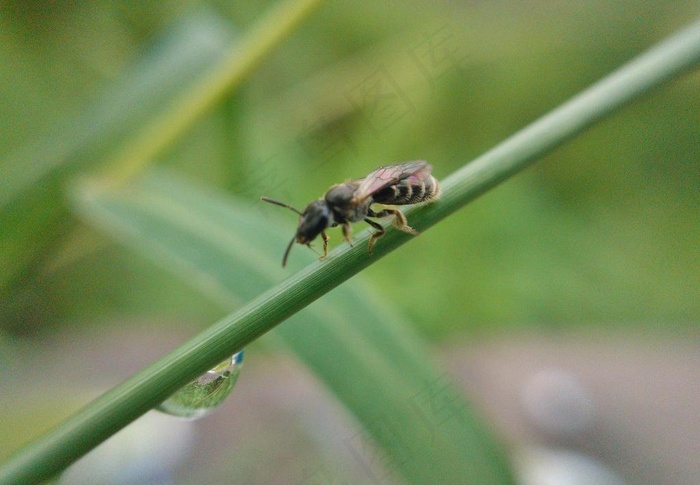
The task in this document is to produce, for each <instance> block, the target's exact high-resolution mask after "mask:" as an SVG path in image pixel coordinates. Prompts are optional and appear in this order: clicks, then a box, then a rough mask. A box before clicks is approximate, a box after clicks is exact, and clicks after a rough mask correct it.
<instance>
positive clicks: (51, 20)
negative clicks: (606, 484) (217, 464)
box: [0, 1, 700, 455]
mask: <svg viewBox="0 0 700 485" xmlns="http://www.w3.org/2000/svg"><path fill="white" fill-rule="evenodd" d="M271 5H272V3H271V2H224V1H213V2H194V1H192V2H182V1H166V2H113V3H93V2H85V3H82V2H61V1H59V2H20V1H6V2H2V4H0V45H2V48H1V49H0V100H1V105H2V116H1V117H0V177H2V179H3V180H2V181H0V183H1V184H2V185H1V187H2V192H3V194H2V195H1V196H2V200H1V202H2V206H1V207H2V216H1V219H0V224H2V225H1V226H0V231H1V234H0V238H1V240H0V264H1V265H2V267H1V268H0V275H1V279H0V296H1V297H2V300H1V304H2V308H1V309H0V318H1V320H0V352H1V355H2V357H0V364H1V365H2V366H3V367H4V368H6V369H9V368H10V366H11V364H12V361H13V359H15V358H19V357H18V356H19V354H21V353H22V352H24V349H27V348H31V347H32V345H34V343H35V342H39V341H40V342H45V340H42V339H45V338H46V335H53V334H56V335H61V336H62V338H65V339H67V340H70V339H71V338H78V337H75V335H80V334H81V332H83V331H85V329H90V332H94V331H96V330H95V329H100V330H97V332H102V331H104V332H105V334H111V332H115V331H117V330H118V329H120V328H124V327H125V326H126V328H133V327H143V326H148V325H155V327H154V328H161V327H162V326H163V322H170V324H172V325H175V326H176V327H178V328H179V329H180V330H181V331H182V332H184V333H185V334H190V333H192V332H194V330H196V329H198V328H202V327H204V326H206V325H208V324H209V323H211V322H212V321H214V320H215V319H217V318H219V317H220V316H221V315H223V312H224V309H223V308H221V307H216V306H212V304H211V302H210V301H209V300H207V299H205V298H204V297H202V296H200V295H199V294H198V293H197V292H196V291H194V290H193V289H192V288H191V287H190V286H188V285H187V284H185V283H183V282H182V281H180V280H179V279H178V278H177V277H176V276H175V275H173V274H171V273H170V272H168V271H165V270H163V269H160V268H159V267H157V266H154V265H153V264H152V263H151V262H150V261H148V260H147V259H145V258H144V257H142V256H140V255H138V254H136V253H134V252H133V251H132V250H130V249H128V248H126V247H124V246H122V245H120V244H119V243H117V242H115V241H114V240H112V239H110V238H109V237H108V236H106V235H104V234H102V233H101V232H99V231H98V230H95V229H93V228H92V227H90V226H89V225H87V224H85V223H83V222H81V221H80V220H78V218H77V217H76V216H74V215H73V213H72V212H71V210H70V204H69V202H68V198H67V197H66V195H65V194H66V190H67V187H68V186H69V184H70V183H71V182H73V181H75V180H77V179H79V178H80V177H82V176H83V175H86V174H92V175H95V174H98V175H99V174H102V173H105V172H104V170H110V169H111V170H114V167H113V166H110V165H109V163H108V162H109V161H110V160H111V159H112V158H113V157H114V153H115V152H116V151H117V150H118V149H119V147H120V146H122V145H123V144H124V143H125V140H129V139H130V137H132V136H134V134H135V133H138V131H139V127H140V126H141V124H143V123H145V122H146V121H147V120H148V119H149V116H151V114H152V113H153V112H154V111H157V110H158V109H160V107H162V106H163V105H164V104H165V103H166V102H167V100H168V99H170V97H171V95H172V94H173V93H177V92H178V90H179V89H181V86H183V85H187V83H188V82H189V81H190V79H189V76H192V75H193V74H192V72H191V70H196V69H201V68H203V66H206V65H207V64H206V63H207V56H211V58H215V57H216V56H217V55H218V53H219V52H220V50H221V49H222V46H225V45H228V43H229V42H233V41H235V39H237V38H238V36H240V35H241V34H242V33H244V32H246V31H248V30H249V29H250V27H251V26H252V25H253V24H254V23H255V21H256V20H257V19H258V18H260V17H261V15H263V13H264V12H265V11H266V10H267V9H268V8H269V7H270V6H271ZM696 15H697V4H693V2H677V1H633V2H605V1H593V2H585V3H582V4H578V3H576V2H499V3H492V2H428V1H425V2H422V1H415V2H410V4H409V3H406V2H396V1H393V2H349V1H339V2H331V3H328V4H327V5H325V6H323V7H322V8H321V9H320V10H319V11H318V12H316V13H315V14H314V15H313V16H312V17H311V18H310V19H309V20H308V21H307V22H305V23H304V24H303V25H302V26H301V28H300V29H299V30H298V31H296V32H295V33H294V34H293V35H292V36H291V37H290V38H288V39H287V40H286V41H285V42H284V43H283V44H282V45H281V46H280V47H279V48H278V49H276V50H275V51H274V52H273V53H272V55H271V56H270V57H268V58H267V59H265V60H264V62H263V63H262V64H261V65H260V66H259V68H258V69H257V70H256V71H255V72H254V73H253V74H252V75H251V76H250V77H249V78H248V79H247V80H246V81H245V82H244V83H243V85H242V86H241V87H240V88H239V89H237V90H236V91H235V93H234V94H232V95H230V96H228V97H226V99H223V100H221V102H220V103H218V104H217V106H216V108H215V109H214V110H212V111H211V112H210V113H208V115H207V116H206V117H205V118H204V119H202V120H201V121H199V122H197V123H196V125H195V126H193V127H192V129H190V130H188V131H187V132H186V134H185V135H184V136H183V137H181V138H180V139H178V140H177V142H176V143H175V144H174V145H172V146H169V147H167V149H166V150H165V151H164V152H163V153H162V154H161V155H160V157H159V159H158V160H156V161H155V163H156V164H157V165H159V166H166V167H168V168H170V169H173V170H174V171H176V172H180V173H182V174H184V175H185V176H187V177H188V178H190V179H191V180H193V181H194V180H196V183H197V184H199V185H200V186H203V187H211V188H212V189H218V190H222V191H225V192H228V193H230V194H232V195H234V196H236V197H239V198H246V199H249V200H251V201H255V200H257V199H258V198H259V197H260V196H261V195H267V196H271V197H274V198H277V199H281V200H284V201H286V202H288V203H290V204H292V205H294V206H296V207H302V206H304V205H305V204H306V203H308V202H309V201H311V200H313V199H315V198H317V197H319V196H320V195H321V194H322V193H323V192H324V191H325V190H326V189H327V188H328V187H329V186H330V185H331V184H333V183H336V182H340V181H342V180H345V179H348V178H356V177H360V176H363V175H365V174H367V173H369V172H370V171H371V170H373V169H374V168H376V167H377V166H379V165H384V164H388V163H393V162H398V161H405V160H414V159H426V160H429V161H430V162H431V163H432V164H433V166H434V175H436V176H437V178H438V179H439V178H441V177H445V176H447V175H448V174H450V173H451V172H452V171H454V170H455V169H457V168H458V167H460V166H462V165H464V164H465V163H467V162H468V161H469V160H471V159H472V158H474V157H476V156H477V155H479V154H481V153H483V152H484V151H486V150H487V149H489V148H490V147H492V146H494V145H495V144H497V143H498V142H499V141H501V140H503V139H504V138H506V137H508V136H509V135H511V134H512V133H514V132H515V131H517V130H518V129H520V128H522V127H523V126H525V125H527V124H528V123H529V122H530V121H532V120H534V119H536V118H537V117H539V116H540V115H543V114H545V113H546V112H548V111H549V110H550V109H552V108H554V107H556V106H557V105H558V104H560V103H562V102H564V101H565V100H567V99H568V98H569V97H571V96H572V95H574V94H575V93H577V92H578V91H580V90H582V89H584V88H585V87H587V86H588V85H590V84H591V83H593V82H595V81H596V80H597V79H599V78H601V77H603V76H604V75H606V74H607V73H609V72H610V71H612V70H614V69H615V68H617V67H618V66H620V65H621V64H623V63H624V62H626V61H627V60H629V59H631V58H632V57H634V56H635V55H637V54H638V53H640V52H642V51H643V50H645V49H646V48H647V47H649V46H651V45H653V44H654V43H656V42H658V41H659V40H661V39H663V38H664V37H666V36H668V35H670V34H671V33H672V32H674V31H676V30H678V29H679V28H681V27H683V26H685V25H687V24H688V23H690V21H691V20H692V19H693V18H694V16H696ZM183 32H184V34H183ZM174 33H175V34H174ZM178 36H181V37H179V38H185V39H191V40H189V41H186V42H181V43H180V44H178V40H177V39H178ZM187 36H191V37H187ZM193 45H194V46H196V49H195V48H194V47H192V46H193ZM189 48H192V49H193V51H192V52H190V51H188V49H189ZM197 49H199V50H197ZM163 53H167V54H168V56H170V57H168V56H165V57H164V56H161V55H160V54H163ZM202 53H204V54H202ZM178 56H180V57H178ZM182 59H188V60H187V61H186V62H184V61H182ZM178 63H180V64H178ZM178 66H181V67H178ZM182 66H184V67H182ZM193 66H196V67H193ZM168 73H172V74H171V75H172V83H165V84H162V83H160V84H159V83H158V82H156V81H157V80H162V79H163V76H166V78H167V76H169V75H170V74H168ZM154 80H156V81H154ZM698 93H700V77H699V76H698V74H697V72H695V73H691V74H690V75H687V76H685V77H683V78H682V79H679V80H675V81H673V82H671V83H669V84H667V85H666V86H664V87H663V88H662V89H660V90H657V91H655V92H653V93H651V94H650V95H649V96H647V97H645V98H644V99H642V100H640V101H637V102H635V103H633V104H632V105H631V106H629V107H627V108H625V109H624V110H622V111H621V112H619V113H618V114H616V115H615V116H613V117H611V118H609V119H607V120H605V121H604V122H602V123H600V124H599V125H597V126H596V127H594V128H593V129H591V130H590V131H588V132H587V133H585V134H584V135H583V136H580V137H578V138H577V139H575V140H573V141H571V142H570V143H568V144H567V145H566V146H565V147H562V148H561V149H559V150H557V151H556V152H555V153H552V154H550V155H549V156H547V157H546V158H545V159H544V160H542V161H541V162H539V163H537V164H536V165H535V166H534V167H533V168H531V169H529V170H528V171H526V172H525V173H523V174H521V175H519V176H517V177H516V178H514V179H513V180H511V181H508V182H507V183H506V184H504V185H502V186H501V187H499V188H497V189H496V190H494V191H492V192H490V193H488V194H487V195H485V196H484V197H482V198H481V199H479V200H478V201H476V202H475V203H473V204H472V205H470V206H469V207H467V208H466V209H465V210H463V211H461V212H460V213H458V214H456V215H455V216H453V217H451V218H450V219H449V220H447V221H445V222H444V223H441V224H439V225H438V226H436V227H435V228H434V229H432V230H430V231H429V232H427V233H426V234H424V235H422V236H421V237H420V238H418V239H416V240H415V241H411V243H410V244H409V245H407V246H405V247H404V248H402V249H401V250H400V251H396V252H395V253H393V254H391V255H390V256H388V257H387V258H386V259H384V260H382V261H381V263H380V264H376V265H373V266H372V267H371V268H369V269H368V270H367V271H366V272H365V274H364V275H363V277H364V278H366V281H369V282H370V283H371V284H372V285H373V291H375V292H377V293H378V295H379V297H380V298H383V299H387V300H389V301H391V302H392V303H393V305H394V306H395V307H397V308H400V309H401V310H402V311H403V313H404V316H405V317H407V319H408V320H409V321H410V322H412V324H414V325H415V327H416V328H417V329H418V331H419V332H420V333H421V334H423V335H424V336H426V337H427V338H429V339H430V340H432V341H434V342H436V343H440V342H446V341H454V340H461V339H467V338H468V339H478V338H482V337H486V338H493V337H494V335H496V336H497V335H501V334H508V333H510V332H512V331H513V330H515V329H517V330H519V331H522V330H528V331H530V330H533V329H539V330H546V331H549V330H556V331H560V332H567V331H579V330H581V329H582V328H586V329H591V328H592V329H597V330H601V329H606V330H609V329H615V330H618V331H621V332H627V331H633V332H642V333H644V334H646V335H651V336H654V335H667V334H673V335H680V336H687V335H690V336H693V337H695V338H697V335H698V332H697V329H698V326H697V322H698V321H699V320H700V298H698V295H700V278H699V277H698V275H700V257H699V256H700V254H699V250H698V248H700V217H699V214H700V191H699V190H698V189H699V188H700V170H699V169H698V168H699V167H700V150H698V149H699V148H700V129H699V128H700V116H699V113H700V95H699V94H698ZM46 167H52V168H51V169H45V168H46ZM117 171H118V167H117ZM35 174H39V175H36V176H35ZM276 215H277V213H276V212H275V211H274V210H269V211H268V210H267V208H266V209H261V224H270V223H275V224H277V223H278V221H282V222H281V223H283V224H285V226H284V229H285V230H287V231H288V232H289V236H290V237H291V235H292V234H293V231H294V229H295V222H296V219H295V217H294V216H292V215H291V214H281V215H280V216H279V218H277V217H276ZM273 217H274V218H273ZM284 217H287V218H288V219H284ZM360 229H361V228H359V227H358V228H356V231H360ZM331 237H332V240H331V244H332V245H335V244H339V242H340V241H341V236H340V231H332V234H331ZM283 250H284V247H283V246H280V247H279V255H278V256H279V258H280V260H281V257H282V252H283ZM305 251H308V250H306V249H305V248H301V247H296V248H294V250H293V252H292V254H291V258H303V257H308V256H302V255H301V253H303V252H305ZM275 256H277V255H275ZM183 329H184V330H183ZM242 379H243V377H242ZM46 421H48V422H50V421H51V417H47V418H46ZM36 426H37V427H38V428H41V427H42V424H41V423H40V424H37V425H36ZM21 432H22V431H21V430H19V431H18V433H21ZM8 442H10V443H14V439H8ZM5 444H7V443H5ZM8 446H11V447H14V446H13V445H8ZM2 455H5V453H2Z"/></svg>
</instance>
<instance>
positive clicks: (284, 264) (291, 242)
mask: <svg viewBox="0 0 700 485" xmlns="http://www.w3.org/2000/svg"><path fill="white" fill-rule="evenodd" d="M263 200H264V199H263ZM285 207H286V206H285ZM290 209H291V207H290ZM295 240H296V236H294V237H293V238H292V240H291V241H289V246H287V250H286V251H285V252H284V257H283V258H282V267H283V268H284V267H285V266H287V256H289V251H291V250H292V246H293V245H294V241H295Z"/></svg>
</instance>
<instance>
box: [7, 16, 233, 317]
mask: <svg viewBox="0 0 700 485" xmlns="http://www.w3.org/2000/svg"><path fill="white" fill-rule="evenodd" d="M234 37H235V36H234V35H233V33H232V31H231V29H230V27H229V26H228V24H226V23H225V22H222V21H221V19H219V18H218V17H216V16H213V15H212V14H211V13H206V12H203V13H200V14H199V15H192V16H190V17H188V18H187V19H186V20H184V21H183V22H182V23H180V24H177V25H175V26H173V28H172V30H171V31H169V32H167V33H166V34H165V35H164V36H163V37H162V38H161V39H160V40H159V41H157V42H156V43H155V44H154V45H153V46H152V48H151V49H150V50H149V51H148V52H146V53H145V54H144V55H143V57H142V58H141V59H140V60H138V61H137V62H136V64H134V65H133V66H132V67H131V68H130V69H127V71H126V72H125V73H124V74H123V75H122V77H121V78H120V79H119V80H118V81H116V82H115V83H114V85H113V86H111V87H110V88H109V89H108V90H107V91H106V92H105V94H104V95H103V96H101V97H99V98H98V99H97V100H96V101H94V102H93V103H92V104H91V106H90V107H89V108H87V109H86V111H85V113H84V114H83V115H81V116H79V117H77V118H76V119H74V120H73V121H68V122H66V123H65V124H64V125H62V126H58V127H56V130H55V133H53V134H50V135H47V136H45V137H44V138H43V139H39V140H38V141H34V142H31V143H29V144H28V145H26V146H24V147H20V148H19V149H17V150H16V151H15V152H13V153H10V154H9V155H8V156H6V158H5V159H4V160H2V162H1V163H0V209H1V210H0V227H2V231H0V247H1V248H2V250H1V251H0V258H1V259H0V267H1V268H2V271H0V294H4V293H7V294H10V293H13V292H14V293H16V292H21V291H22V290H23V286H24V285H26V284H27V283H29V279H30V278H31V276H30V275H31V274H33V273H34V272H35V271H32V268H36V267H37V266H39V265H40V264H41V263H42V261H43V260H44V259H45V258H46V257H47V255H49V254H51V253H52V252H53V251H54V250H55V245H56V242H57V240H59V239H60V238H61V236H62V235H65V234H67V233H68V232H70V231H71V229H72V228H73V221H72V220H71V219H70V217H69V213H68V208H67V207H66V205H65V204H64V202H63V197H64V196H63V192H62V190H63V187H62V184H64V183H66V182H67V180H68V177H69V176H70V175H72V174H74V173H76V172H77V171H79V170H84V169H88V168H90V167H94V166H95V165H97V162H98V161H100V160H102V159H104V156H105V155H104V154H105V153H108V152H110V151H112V150H114V149H115V148H116V147H117V146H119V145H121V144H123V143H125V140H128V139H129V138H131V137H133V136H134V134H135V133H136V132H138V131H139V130H140V129H141V127H142V125H143V124H144V123H147V122H148V120H149V119H150V118H152V117H153V114H154V113H157V112H158V111H159V110H161V109H162V106H163V104H164V103H166V102H167V101H168V100H170V99H171V98H172V97H174V96H176V95H177V94H178V93H180V92H183V91H185V92H186V91H187V90H188V89H189V88H190V86H191V85H192V83H193V81H194V80H195V79H196V77H197V76H199V75H200V74H199V73H201V72H202V70H204V69H205V68H206V67H207V66H210V65H212V64H215V63H216V62H217V60H218V59H220V58H221V56H222V55H223V53H224V52H226V51H227V50H228V49H231V46H232V45H233V43H234ZM3 300H5V301H8V302H18V301H21V300H22V298H20V297H18V296H17V295H16V294H15V296H14V297H6V298H3ZM4 312H8V308H6V307H5V308H3V309H2V313H4ZM2 313H0V318H11V317H9V316H6V315H3V314H2ZM9 313H11V311H9Z"/></svg>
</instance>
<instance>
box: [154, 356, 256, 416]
mask: <svg viewBox="0 0 700 485" xmlns="http://www.w3.org/2000/svg"><path fill="white" fill-rule="evenodd" d="M242 365H243V351H242V350H241V351H240V352H238V353H237V354H235V355H233V356H232V357H231V358H229V359H226V360H225V361H223V362H222V363H221V364H219V365H217V366H216V367H214V368H213V369H211V370H210V371H208V372H207V373H206V374H203V375H202V376H200V377H199V379H197V380H194V381H192V382H190V383H189V384H187V385H186V386H184V387H183V388H181V389H180V390H179V391H177V392H176V393H175V394H173V395H172V396H170V397H169V398H168V399H166V400H165V401H163V402H162V403H161V404H160V405H159V406H158V407H156V409H157V410H158V411H161V412H164V413H167V414H171V415H173V416H180V417H184V418H191V419H197V418H201V417H202V416H204V415H206V414H208V413H209V412H211V411H212V410H213V409H214V408H216V407H217V406H219V405H220V404H221V403H222V402H224V400H225V399H226V397H228V395H229V394H230V393H231V391H232V390H233V387H234V386H235V385H236V381H237V380H238V374H239V373H240V372H241V366H242Z"/></svg>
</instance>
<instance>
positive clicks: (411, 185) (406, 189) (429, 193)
mask: <svg viewBox="0 0 700 485" xmlns="http://www.w3.org/2000/svg"><path fill="white" fill-rule="evenodd" d="M439 195H440V184H439V183H438V181H437V180H435V177H433V176H432V175H431V176H429V177H428V178H426V179H425V180H419V181H418V182H416V181H415V180H412V181H411V182H409V181H408V179H407V180H402V181H401V182H399V183H397V184H395V185H390V186H388V187H386V188H383V189H382V190H380V191H378V192H376V193H374V194H373V195H372V200H373V201H374V202H378V203H379V204H387V205H409V204H418V203H420V202H429V201H431V200H435V199H437V198H438V197H439Z"/></svg>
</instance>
